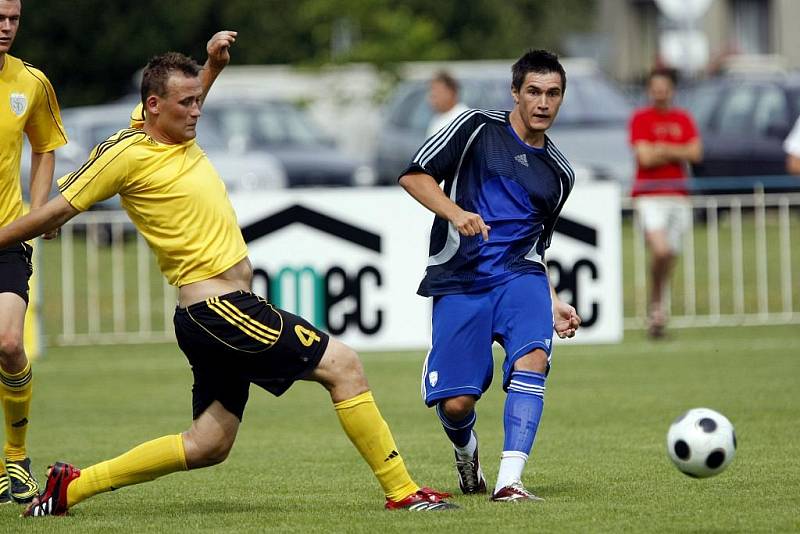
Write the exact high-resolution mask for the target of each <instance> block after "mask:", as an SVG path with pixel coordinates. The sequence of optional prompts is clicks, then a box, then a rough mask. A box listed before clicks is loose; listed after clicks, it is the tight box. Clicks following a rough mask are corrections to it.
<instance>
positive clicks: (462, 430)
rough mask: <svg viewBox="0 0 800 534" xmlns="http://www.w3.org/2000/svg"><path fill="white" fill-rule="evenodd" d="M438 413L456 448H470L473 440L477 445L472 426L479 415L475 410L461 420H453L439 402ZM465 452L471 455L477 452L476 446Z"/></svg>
mask: <svg viewBox="0 0 800 534" xmlns="http://www.w3.org/2000/svg"><path fill="white" fill-rule="evenodd" d="M436 415H438V416H439V420H440V421H441V422H442V427H444V432H445V434H447V437H448V438H450V441H452V442H453V445H455V447H456V449H465V448H469V446H470V445H472V443H471V442H473V441H475V445H477V441H476V440H475V439H474V438H473V437H472V428H473V427H474V426H475V421H476V420H477V419H478V415H477V414H476V413H475V411H474V410H473V411H472V412H471V413H470V414H469V415H468V416H467V417H465V418H464V419H462V420H461V421H452V420H450V419H449V418H448V417H447V415H445V413H444V411H443V410H442V404H441V403H439V404H437V405H436ZM463 452H464V454H468V456H469V457H471V456H472V453H473V452H475V448H474V447H472V452H468V451H467V450H463Z"/></svg>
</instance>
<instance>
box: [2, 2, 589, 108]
mask: <svg viewBox="0 0 800 534" xmlns="http://www.w3.org/2000/svg"><path fill="white" fill-rule="evenodd" d="M594 4H595V2H594V1H593V0H559V1H558V2H556V1H553V0H500V1H496V0H437V1H435V2H431V1H430V0H404V1H402V2H396V1H392V0H339V1H336V2H332V1H330V0H226V1H225V2H219V1H217V0H139V1H137V2H120V1H108V0H71V1H69V2H64V1H63V0H23V11H22V22H21V27H20V31H19V33H18V34H17V39H16V41H15V43H14V47H13V49H12V51H11V53H12V55H15V56H17V57H21V58H23V59H24V60H26V61H28V62H30V63H33V64H34V65H36V66H37V67H40V68H41V69H42V70H44V71H45V73H47V75H48V77H49V78H50V79H51V81H52V82H53V84H54V85H55V87H56V90H57V92H58V95H59V101H60V103H61V105H62V107H68V106H76V105H82V104H96V103H101V102H105V101H108V100H111V99H114V98H117V97H120V96H122V95H124V94H126V93H129V92H131V91H132V90H133V87H132V81H131V80H132V76H133V74H134V73H135V72H136V71H137V70H138V69H140V68H141V67H143V66H144V64H145V63H146V62H147V59H148V58H149V57H151V56H153V55H155V54H158V53H161V52H164V51H167V50H177V51H181V52H184V53H186V54H189V55H191V56H193V57H195V58H196V59H197V60H198V61H200V62H202V61H204V59H205V44H206V41H207V40H208V38H209V37H210V36H211V34H213V33H214V32H215V31H217V30H219V29H235V30H237V31H239V37H240V38H239V40H238V41H237V43H236V50H235V52H234V54H233V59H232V64H284V63H288V64H296V65H303V66H309V67H314V66H318V65H323V64H329V63H345V62H351V61H358V62H369V63H373V64H375V65H377V66H378V67H380V68H381V69H386V70H391V69H392V67H393V65H394V64H396V63H397V62H401V61H414V60H442V59H449V60H458V59H500V58H503V59H504V58H514V57H516V56H519V55H520V53H521V52H522V51H523V50H524V49H526V48H530V47H534V48H548V49H551V50H554V51H556V52H562V47H563V37H564V36H566V35H568V34H569V33H571V32H576V31H584V30H587V29H589V28H590V26H591V24H592V20H593V17H594Z"/></svg>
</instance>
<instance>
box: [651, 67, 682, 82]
mask: <svg viewBox="0 0 800 534" xmlns="http://www.w3.org/2000/svg"><path fill="white" fill-rule="evenodd" d="M656 76H661V77H662V78H666V79H668V80H669V81H671V82H672V85H678V71H677V70H675V69H672V68H669V67H656V68H654V69H653V70H651V71H650V74H649V75H648V76H647V83H648V84H649V83H650V81H651V80H652V79H653V78H655V77H656Z"/></svg>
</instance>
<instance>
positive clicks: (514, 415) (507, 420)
mask: <svg viewBox="0 0 800 534" xmlns="http://www.w3.org/2000/svg"><path fill="white" fill-rule="evenodd" d="M544 382H545V375H543V374H542V373H536V372H533V371H513V372H512V373H511V382H510V383H509V385H508V396H507V397H506V406H505V413H504V415H503V425H504V428H505V441H504V442H503V455H502V457H501V459H500V469H499V472H498V474H497V485H496V487H495V492H497V491H499V490H500V489H501V488H503V487H505V486H508V485H511V484H514V483H515V482H519V481H520V480H521V478H522V470H523V469H524V468H525V463H526V462H527V461H528V455H529V454H530V452H531V449H532V448H533V441H534V439H536V431H537V430H538V428H539V420H540V419H541V417H542V409H543V408H544V389H545V386H544Z"/></svg>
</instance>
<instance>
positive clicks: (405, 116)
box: [389, 76, 631, 130]
mask: <svg viewBox="0 0 800 534" xmlns="http://www.w3.org/2000/svg"><path fill="white" fill-rule="evenodd" d="M460 83H461V99H462V101H463V102H464V103H465V104H466V105H467V106H469V107H471V108H480V109H511V108H512V107H513V105H514V101H513V99H512V97H511V82H510V80H507V79H488V80H487V79H469V78H465V79H462V80H460ZM427 92H428V84H427V83H426V82H423V81H415V82H407V83H406V84H404V85H403V86H402V87H401V88H400V92H399V93H398V96H397V97H396V99H395V100H394V104H393V106H392V107H391V109H390V110H389V116H390V120H391V122H393V123H394V124H396V125H398V126H400V127H402V128H407V129H413V130H425V128H426V127H427V125H428V123H429V122H430V119H431V116H432V115H433V111H432V109H431V107H430V105H429V104H428V100H427ZM630 113H631V108H630V105H629V104H628V102H627V101H626V100H625V98H624V96H622V94H621V93H620V92H619V91H618V90H617V89H616V88H614V87H613V86H611V85H610V84H609V83H608V82H606V81H605V80H603V79H602V78H599V77H595V76H576V77H574V78H570V79H569V80H568V82H567V91H566V98H565V99H564V103H563V104H562V106H561V110H560V111H559V114H558V119H557V120H556V126H567V125H583V124H600V123H624V122H625V121H627V120H628V117H629V116H630Z"/></svg>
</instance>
